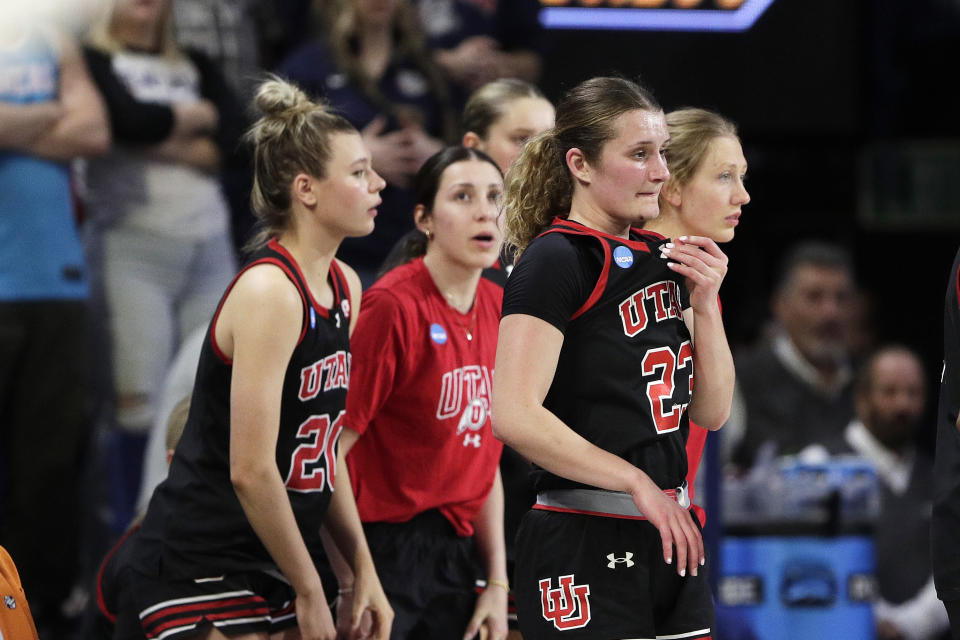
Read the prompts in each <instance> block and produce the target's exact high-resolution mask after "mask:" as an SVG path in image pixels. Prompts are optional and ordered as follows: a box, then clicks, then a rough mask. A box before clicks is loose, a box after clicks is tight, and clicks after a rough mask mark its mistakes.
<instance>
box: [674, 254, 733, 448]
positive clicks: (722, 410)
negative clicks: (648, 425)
mask: <svg viewBox="0 0 960 640" xmlns="http://www.w3.org/2000/svg"><path fill="white" fill-rule="evenodd" d="M683 238H686V240H683V239H680V238H678V239H677V240H676V241H675V242H674V243H673V244H674V247H673V248H672V249H669V252H668V254H667V255H668V265H669V266H670V268H671V269H672V270H674V271H676V272H677V273H679V274H680V275H682V276H684V277H685V278H686V281H687V288H688V289H689V290H690V308H688V309H686V310H684V312H683V319H684V321H685V322H686V324H687V327H688V328H689V330H690V335H691V336H694V329H696V335H695V337H694V349H693V371H694V378H693V395H692V397H691V398H690V405H689V406H688V407H687V412H688V415H689V416H690V419H691V420H693V421H694V422H695V423H697V424H698V425H700V426H701V427H704V428H706V429H711V430H716V429H719V428H720V427H722V426H723V423H724V422H726V420H727V418H728V417H730V406H731V404H732V403H733V386H734V377H735V376H734V368H733V356H732V355H731V353H730V345H729V344H728V343H727V334H726V332H725V331H724V328H723V316H722V314H721V313H720V305H719V303H718V294H719V291H720V285H721V283H722V282H723V278H724V276H725V275H726V273H727V257H726V256H725V255H724V254H723V252H722V251H720V248H719V247H718V246H717V243H716V242H714V241H713V240H711V239H709V238H704V237H699V236H683Z"/></svg>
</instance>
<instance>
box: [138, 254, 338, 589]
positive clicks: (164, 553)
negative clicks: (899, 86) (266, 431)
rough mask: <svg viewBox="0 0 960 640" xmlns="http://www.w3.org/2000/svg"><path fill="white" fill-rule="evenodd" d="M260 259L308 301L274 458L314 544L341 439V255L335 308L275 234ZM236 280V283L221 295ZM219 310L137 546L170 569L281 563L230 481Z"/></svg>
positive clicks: (192, 571) (180, 572)
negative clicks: (324, 303)
mask: <svg viewBox="0 0 960 640" xmlns="http://www.w3.org/2000/svg"><path fill="white" fill-rule="evenodd" d="M259 264H272V265H275V266H277V267H279V268H280V269H282V270H283V271H284V273H285V274H286V275H287V277H288V278H289V279H290V281H291V282H292V283H293V284H294V285H295V286H296V287H297V290H298V291H299V293H300V297H301V299H302V302H303V309H304V312H303V325H302V330H301V335H300V340H299V343H298V344H297V346H296V348H295V349H294V351H293V354H292V356H291V358H290V363H289V365H288V366H287V371H286V374H285V377H284V381H283V392H282V403H281V409H280V431H279V435H278V437H277V449H276V460H277V467H278V468H279V471H280V476H281V478H283V480H284V483H285V485H286V489H287V496H288V497H289V499H290V504H291V506H292V507H293V513H294V515H295V517H296V519H297V525H298V527H299V529H300V533H301V535H302V536H303V539H304V542H305V543H306V545H307V548H308V549H310V550H311V551H313V550H315V549H316V548H318V545H319V544H320V537H319V536H320V525H321V523H322V521H323V518H324V515H325V514H326V511H327V506H328V505H329V502H330V497H331V493H332V491H333V486H334V474H335V473H336V467H335V465H336V446H337V439H338V438H339V436H340V430H341V428H342V422H343V415H344V410H345V407H346V396H347V386H348V381H349V375H350V343H349V333H348V332H349V325H350V303H349V300H350V296H349V292H348V290H347V285H346V281H345V280H344V277H343V273H342V272H341V270H340V268H339V266H338V265H337V262H336V261H335V260H334V261H333V262H332V263H331V265H330V273H329V276H328V277H329V279H330V282H331V284H332V289H333V291H334V304H333V307H332V308H330V309H326V308H323V307H321V306H320V305H319V304H318V303H317V302H316V301H315V300H314V298H313V295H312V294H311V293H310V289H309V288H308V287H307V284H306V282H305V280H304V277H303V275H302V273H301V272H300V267H299V266H298V265H297V263H296V262H295V261H294V259H293V257H292V256H291V255H290V254H289V253H288V252H287V251H286V249H284V248H283V246H281V245H280V244H279V243H278V242H276V240H273V241H271V242H270V243H269V244H268V245H267V246H266V247H265V248H263V249H262V250H260V251H259V252H258V253H257V254H255V255H254V256H253V259H252V260H251V262H250V263H249V264H248V265H247V267H246V268H247V269H249V268H250V267H252V266H254V265H259ZM242 273H243V272H242V271H241V274H242ZM239 277H240V276H239V275H238V276H237V278H239ZM234 282H236V278H235V279H234ZM232 288H233V285H232V284H231V286H230V287H229V288H228V289H227V291H226V293H224V296H223V299H224V300H225V299H226V297H227V296H228V295H229V293H230V291H231V290H232ZM222 304H223V303H222V301H221V306H222ZM218 316H219V309H218V311H217V315H215V316H214V318H213V322H211V324H210V329H209V331H208V333H207V337H206V340H205V342H204V345H203V350H202V351H201V355H200V364H199V368H198V370H197V378H196V382H195V385H194V393H193V399H192V402H191V407H190V416H189V418H188V419H187V425H186V427H185V429H184V433H183V437H182V439H181V441H180V443H179V445H178V446H177V449H176V453H175V455H174V457H173V461H172V463H171V465H170V473H169V476H168V478H167V479H166V480H165V481H164V482H163V483H162V484H161V485H160V486H159V487H157V490H156V491H155V492H154V495H153V498H152V499H151V501H150V506H149V509H148V512H147V516H146V519H145V521H144V524H143V529H142V533H141V540H142V542H141V548H142V549H143V550H144V551H146V553H140V554H138V555H139V557H140V560H139V564H140V565H141V566H140V569H141V570H144V571H146V572H147V573H148V574H152V575H160V576H163V577H164V578H171V579H183V578H203V577H206V576H210V575H214V573H213V572H215V573H216V574H217V575H219V574H221V573H224V572H226V573H230V572H237V571H253V570H258V569H274V568H275V564H274V562H273V560H272V559H271V557H270V555H269V553H268V552H267V550H266V548H265V547H264V546H263V543H262V542H261V541H260V539H259V538H258V537H257V535H256V533H255V532H254V530H253V528H252V527H251V526H250V523H249V521H248V520H247V518H246V516H245V515H244V512H243V509H242V508H241V505H240V501H239V500H238V499H237V494H236V492H235V490H234V488H233V486H232V485H231V482H230V461H229V448H230V432H229V428H228V425H229V424H230V377H231V370H232V363H231V361H230V360H229V359H228V358H227V357H226V356H225V355H224V354H223V353H222V351H221V350H220V348H219V347H218V345H217V344H216V341H215V339H214V328H215V327H216V324H217V318H218ZM145 564H150V565H152V566H144V565H145Z"/></svg>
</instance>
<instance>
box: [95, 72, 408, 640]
mask: <svg viewBox="0 0 960 640" xmlns="http://www.w3.org/2000/svg"><path fill="white" fill-rule="evenodd" d="M256 105H257V106H258V107H259V108H260V110H261V111H262V112H263V116H262V117H261V118H260V120H259V121H258V122H257V123H256V124H255V125H254V126H253V128H252V129H251V132H250V138H251V139H252V140H253V143H254V152H253V153H254V166H255V168H256V169H255V175H254V188H253V193H252V195H251V200H252V203H253V208H254V211H255V212H256V214H257V217H258V218H259V220H260V222H261V223H262V225H263V226H264V231H263V232H262V234H261V235H260V236H259V237H258V239H257V240H258V242H257V243H256V245H257V248H256V250H255V252H254V253H253V255H252V257H251V261H250V262H249V263H248V264H247V266H246V267H245V268H244V269H243V270H242V271H241V272H240V273H239V275H237V276H236V278H234V280H233V282H232V283H231V284H230V286H229V287H228V288H227V291H226V293H224V295H223V298H222V299H221V301H220V305H219V307H218V308H217V311H216V313H215V314H214V316H213V320H212V321H211V322H210V328H209V330H208V332H207V337H206V339H205V341H204V344H203V347H202V351H201V354H200V363H199V366H198V369H197V376H196V381H195V384H194V392H193V398H192V401H191V408H190V414H189V417H188V418H187V424H186V427H185V428H184V432H183V436H182V437H181V439H180V442H179V443H178V445H177V448H176V452H175V453H174V456H173V461H172V462H171V465H170V472H169V476H168V477H167V479H166V480H165V481H164V482H163V483H162V484H160V486H158V487H157V489H156V491H154V493H153V497H152V499H151V500H150V505H149V507H148V509H147V514H146V516H145V518H144V522H143V527H142V528H141V530H140V539H139V540H138V542H137V546H136V549H135V552H134V555H135V559H134V560H132V561H131V566H129V567H128V568H127V569H126V571H125V572H123V573H121V575H120V577H119V578H118V579H119V580H120V581H122V582H123V583H124V584H125V585H129V586H128V587H127V588H124V589H122V590H121V596H120V602H119V605H118V609H119V614H118V617H117V621H116V630H115V635H114V637H115V638H124V639H126V638H142V637H143V634H146V636H147V638H150V639H155V638H163V639H164V640H166V639H168V638H175V639H180V638H192V637H196V638H203V639H211V638H212V639H220V638H223V637H224V636H241V637H242V638H244V639H245V640H247V639H253V638H256V639H257V640H267V638H268V637H269V636H272V635H274V634H280V633H285V635H284V636H283V637H284V638H290V639H291V640H293V639H295V638H299V637H302V638H309V639H317V638H320V639H323V640H333V639H334V638H335V636H336V630H335V629H334V626H333V619H332V616H331V612H330V609H329V607H328V605H327V602H326V599H325V597H324V592H323V585H322V584H321V580H320V577H319V574H318V572H317V569H316V568H315V566H314V562H313V559H312V556H314V555H316V554H317V553H318V551H319V545H320V544H321V540H320V527H321V524H323V525H324V526H325V527H326V529H327V531H328V532H329V533H330V534H331V536H332V539H333V540H334V542H335V543H336V546H337V548H338V551H339V552H340V553H341V554H342V555H343V556H344V557H346V558H348V559H349V560H350V568H351V569H352V571H353V577H354V581H353V582H352V583H351V584H341V585H340V587H341V588H342V589H345V590H347V589H348V590H350V591H351V592H352V593H353V595H354V603H355V609H354V610H353V611H352V612H351V617H352V620H351V622H352V623H354V624H352V625H351V626H354V628H355V629H356V628H359V625H360V621H361V618H362V614H363V613H364V612H365V611H368V612H371V613H372V614H373V619H374V626H373V633H374V634H375V637H377V638H380V639H384V638H386V637H387V636H388V634H389V629H390V622H391V617H392V614H391V612H390V607H389V605H388V604H387V601H386V597H385V596H384V594H383V591H382V589H381V588H380V583H379V581H378V579H377V575H376V572H375V570H374V568H373V563H372V561H371V558H370V554H369V552H368V550H367V546H366V542H365V540H364V537H363V531H362V529H361V526H360V521H359V519H358V517H357V512H356V505H355V504H354V501H353V494H352V492H351V490H350V483H349V481H348V480H349V477H348V476H347V474H345V473H340V474H339V479H338V478H336V477H335V472H336V469H337V466H338V465H337V461H338V458H339V460H340V462H341V463H342V462H343V458H342V455H343V454H342V453H340V452H338V447H337V441H338V438H339V435H340V431H341V429H342V428H343V417H344V412H345V411H344V410H345V408H346V395H347V387H348V385H349V372H350V364H349V363H350V337H349V336H350V332H351V330H352V328H353V327H354V325H355V322H356V314H357V311H358V310H359V303H360V300H359V293H360V282H359V279H358V278H357V276H356V274H355V273H354V272H353V271H352V270H351V269H350V268H349V267H347V266H346V265H345V264H343V263H342V262H340V261H339V260H336V259H335V258H334V254H335V253H336V251H337V248H338V247H339V245H340V242H341V241H342V240H343V238H345V237H354V236H361V235H364V234H367V233H370V231H371V230H372V229H373V218H374V216H375V215H376V207H377V205H378V204H379V203H380V196H379V192H380V190H381V189H383V186H384V182H383V179H381V178H380V176H379V175H377V173H376V172H375V171H373V170H372V169H371V167H370V154H369V152H368V151H367V150H366V148H365V147H364V144H363V140H362V138H361V137H360V134H359V133H358V132H357V130H356V129H355V128H354V127H353V126H352V125H351V124H350V123H349V122H347V121H346V120H345V119H343V118H342V117H340V116H338V115H335V114H333V113H331V112H330V111H329V110H328V109H327V108H326V107H325V106H324V105H322V104H316V103H313V102H311V101H310V100H309V99H308V98H307V97H306V96H305V95H304V94H303V93H302V92H301V91H299V90H298V89H296V88H295V87H293V86H291V85H288V84H286V83H284V82H280V81H276V80H273V81H268V82H266V83H265V84H263V85H262V86H261V88H260V90H259V92H258V94H257V98H256ZM340 469H343V466H342V464H341V465H340ZM334 489H336V490H334ZM328 508H329V512H328ZM293 627H298V630H299V633H297V629H293Z"/></svg>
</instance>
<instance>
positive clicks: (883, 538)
mask: <svg viewBox="0 0 960 640" xmlns="http://www.w3.org/2000/svg"><path fill="white" fill-rule="evenodd" d="M926 384H927V381H926V376H925V374H924V372H923V362H922V361H921V359H920V356H919V355H918V354H916V353H915V352H913V351H912V350H910V349H908V348H907V347H904V346H900V345H890V346H884V347H881V348H880V349H878V350H877V351H875V352H874V353H873V355H871V356H870V357H869V358H868V359H867V361H866V362H865V364H864V365H863V367H862V368H861V369H860V371H859V372H858V374H857V378H856V382H855V387H854V405H855V407H856V417H855V418H854V419H853V420H852V421H851V422H850V424H848V425H847V427H846V429H845V430H844V431H843V432H842V435H838V437H837V438H836V440H835V441H833V442H828V443H826V446H827V449H828V451H829V453H831V454H850V453H853V454H856V455H859V456H861V457H863V458H865V459H867V460H868V461H869V462H870V463H871V464H872V465H873V467H874V468H875V469H876V471H877V476H878V477H879V480H880V516H879V520H878V521H877V525H876V530H875V533H874V536H873V537H874V543H875V545H876V553H877V574H876V575H877V582H878V586H879V590H880V599H879V602H878V603H877V606H876V608H875V609H874V614H875V617H876V620H877V637H878V638H879V639H880V640H898V639H903V640H933V639H935V638H940V637H942V636H943V634H944V632H945V631H946V630H947V628H948V621H947V612H946V610H945V609H944V608H943V605H942V604H941V603H940V601H939V600H938V599H937V594H936V590H935V589H934V586H933V568H932V564H931V561H930V516H931V513H932V508H933V460H932V458H931V457H930V456H929V455H928V454H927V453H925V452H924V451H923V450H922V449H919V448H917V446H916V441H917V435H918V433H919V429H920V424H921V421H922V420H923V415H924V409H925V406H924V405H925V403H926Z"/></svg>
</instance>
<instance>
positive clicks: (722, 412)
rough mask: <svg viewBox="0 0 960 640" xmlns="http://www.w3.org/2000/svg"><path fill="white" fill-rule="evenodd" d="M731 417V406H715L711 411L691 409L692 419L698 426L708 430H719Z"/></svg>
mask: <svg viewBox="0 0 960 640" xmlns="http://www.w3.org/2000/svg"><path fill="white" fill-rule="evenodd" d="M729 418H730V406H729V405H728V406H727V407H725V408H715V409H711V410H709V411H702V410H701V411H697V410H696V409H694V410H693V411H690V421H691V422H693V423H694V424H696V425H697V426H698V427H702V428H704V429H706V430H708V431H717V430H718V429H720V427H722V426H723V425H725V424H726V423H727V420H728V419H729Z"/></svg>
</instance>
